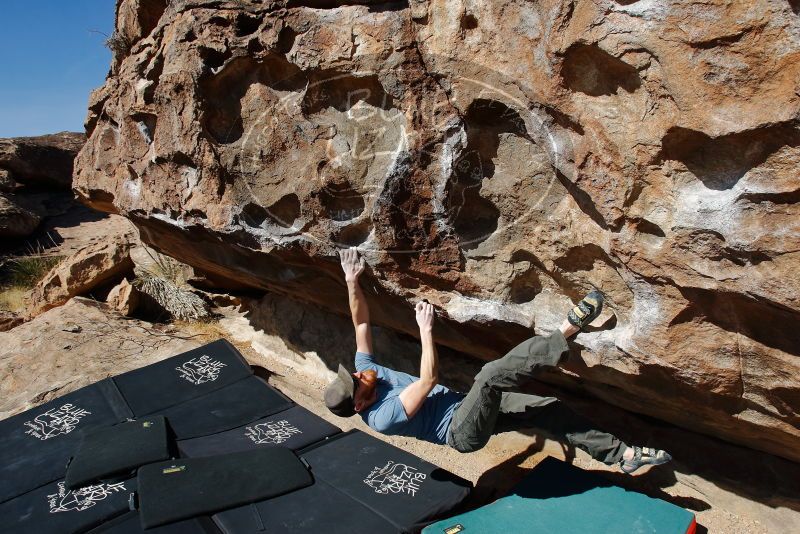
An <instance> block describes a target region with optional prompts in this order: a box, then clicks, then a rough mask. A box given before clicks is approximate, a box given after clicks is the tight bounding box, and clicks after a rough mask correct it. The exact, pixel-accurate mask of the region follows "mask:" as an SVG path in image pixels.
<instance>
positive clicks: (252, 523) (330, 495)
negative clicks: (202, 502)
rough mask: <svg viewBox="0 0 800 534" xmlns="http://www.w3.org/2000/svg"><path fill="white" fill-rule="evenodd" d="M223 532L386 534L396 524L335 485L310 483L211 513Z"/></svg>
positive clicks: (317, 481)
mask: <svg viewBox="0 0 800 534" xmlns="http://www.w3.org/2000/svg"><path fill="white" fill-rule="evenodd" d="M214 521H215V522H216V523H217V525H218V526H219V527H220V529H222V531H223V532H225V533H226V534H263V533H265V532H269V533H270V534H295V533H308V534H311V533H321V532H324V533H325V534H353V533H357V532H370V533H372V532H374V533H376V534H377V533H380V534H389V533H392V532H398V531H399V530H398V528H397V527H396V526H395V525H393V524H392V523H390V522H389V521H387V520H386V519H384V518H382V517H381V516H379V515H378V514H376V513H375V512H373V511H372V510H370V509H369V508H367V507H365V506H364V505H362V504H360V503H358V502H357V501H354V500H353V499H351V498H350V497H348V496H346V495H345V494H343V493H342V492H341V491H339V490H338V489H336V488H334V487H332V486H330V485H329V484H326V483H325V482H323V481H321V480H316V481H315V482H314V485H313V486H309V487H307V488H303V489H299V490H297V491H293V492H292V493H287V494H286V495H281V496H279V497H275V498H273V499H268V500H265V501H259V502H258V503H255V504H251V505H247V506H240V507H239V508H234V509H232V510H226V511H224V512H220V513H218V514H215V515H214Z"/></svg>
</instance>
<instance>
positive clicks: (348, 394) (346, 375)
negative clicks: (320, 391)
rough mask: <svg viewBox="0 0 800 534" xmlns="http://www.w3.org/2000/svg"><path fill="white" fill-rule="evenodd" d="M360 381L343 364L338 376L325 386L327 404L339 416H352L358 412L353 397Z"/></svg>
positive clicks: (340, 365) (340, 366)
mask: <svg viewBox="0 0 800 534" xmlns="http://www.w3.org/2000/svg"><path fill="white" fill-rule="evenodd" d="M357 385H358V381H357V380H356V377H354V376H353V375H352V374H351V373H350V372H349V371H348V370H347V369H345V368H344V366H343V365H342V364H339V370H338V371H337V372H336V378H334V379H333V382H331V383H330V384H328V387H327V388H325V406H327V407H328V409H329V410H330V411H332V412H333V413H334V414H336V415H338V416H339V417H350V416H351V415H353V414H355V413H356V409H355V405H354V403H353V397H354V396H355V391H356V386H357Z"/></svg>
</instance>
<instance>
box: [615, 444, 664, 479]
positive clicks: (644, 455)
mask: <svg viewBox="0 0 800 534" xmlns="http://www.w3.org/2000/svg"><path fill="white" fill-rule="evenodd" d="M670 460H672V456H670V455H669V453H667V451H662V450H661V449H651V448H650V447H634V448H633V458H631V459H630V460H622V461H621V462H620V463H619V464H620V469H622V471H624V472H625V473H628V474H631V473H633V472H634V471H636V470H637V469H639V468H640V467H642V466H643V465H661V464H665V463H667V462H669V461H670Z"/></svg>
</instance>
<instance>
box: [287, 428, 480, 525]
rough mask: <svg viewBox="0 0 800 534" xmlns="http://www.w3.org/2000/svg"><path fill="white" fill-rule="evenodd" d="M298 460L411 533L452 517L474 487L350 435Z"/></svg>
mask: <svg viewBox="0 0 800 534" xmlns="http://www.w3.org/2000/svg"><path fill="white" fill-rule="evenodd" d="M302 457H303V458H304V459H305V460H306V461H307V462H308V463H309V464H310V465H311V472H312V473H313V475H314V478H315V480H322V481H324V482H326V483H327V484H330V485H331V486H333V487H335V488H337V489H338V490H339V491H341V492H342V493H344V494H345V495H347V496H348V497H350V498H352V499H353V500H355V501H358V502H360V503H361V504H363V505H365V506H366V507H367V508H369V509H370V510H372V511H373V512H375V513H376V514H378V515H380V516H381V517H383V518H385V519H387V520H388V521H390V522H391V523H392V524H394V525H395V527H396V528H397V530H398V531H399V532H413V531H416V530H418V529H419V528H421V527H423V526H425V525H426V524H427V523H429V522H430V521H432V520H433V519H436V518H438V517H442V516H443V515H445V514H447V513H448V512H451V511H452V510H453V509H454V508H455V507H456V506H458V505H459V504H460V503H461V502H462V501H463V500H464V499H465V498H466V497H467V496H468V495H469V492H470V490H471V488H472V484H471V483H470V482H469V481H467V480H464V479H462V478H460V477H458V476H456V475H454V474H453V473H450V472H449V471H445V470H444V469H441V468H439V467H437V466H435V465H433V464H430V463H428V462H426V461H424V460H422V459H421V458H418V457H416V456H414V455H413V454H410V453H408V452H406V451H403V450H401V449H399V448H397V447H394V446H392V445H389V444H388V443H385V442H383V441H381V440H379V439H377V438H373V437H372V436H370V435H368V434H365V433H363V432H360V431H358V430H353V431H350V432H348V433H346V434H340V435H338V436H334V437H333V438H330V439H328V440H326V441H325V442H323V443H321V444H320V445H319V446H316V447H313V448H310V450H308V451H307V452H304V453H303V454H302Z"/></svg>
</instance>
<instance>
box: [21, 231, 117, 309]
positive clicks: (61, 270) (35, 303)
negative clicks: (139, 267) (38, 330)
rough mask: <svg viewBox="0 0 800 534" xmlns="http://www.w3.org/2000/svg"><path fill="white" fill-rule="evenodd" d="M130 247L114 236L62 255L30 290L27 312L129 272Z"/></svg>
mask: <svg viewBox="0 0 800 534" xmlns="http://www.w3.org/2000/svg"><path fill="white" fill-rule="evenodd" d="M130 249H131V243H130V242H129V241H127V240H126V239H125V238H124V237H115V238H113V239H109V240H107V241H102V242H99V243H95V244H93V245H88V246H87V247H86V248H84V249H82V250H80V251H78V252H76V253H74V254H72V255H71V256H68V257H66V258H64V259H63V260H61V262H59V264H58V265H56V266H55V267H53V269H52V270H51V271H50V272H49V273H47V274H46V275H45V277H44V278H43V279H42V280H41V281H40V282H39V283H38V284H37V285H36V287H34V288H33V290H32V291H31V296H30V303H29V306H28V314H29V315H30V316H36V315H38V314H40V313H42V312H44V311H47V310H49V309H51V308H55V307H56V306H61V305H62V304H64V303H65V302H67V301H68V300H69V299H71V298H72V297H74V296H76V295H85V294H87V293H88V292H90V291H91V290H93V289H95V288H101V287H102V286H103V285H108V284H112V283H114V282H116V281H118V280H120V279H122V278H123V277H124V276H125V275H129V274H131V273H132V272H133V261H132V260H131V255H130Z"/></svg>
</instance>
